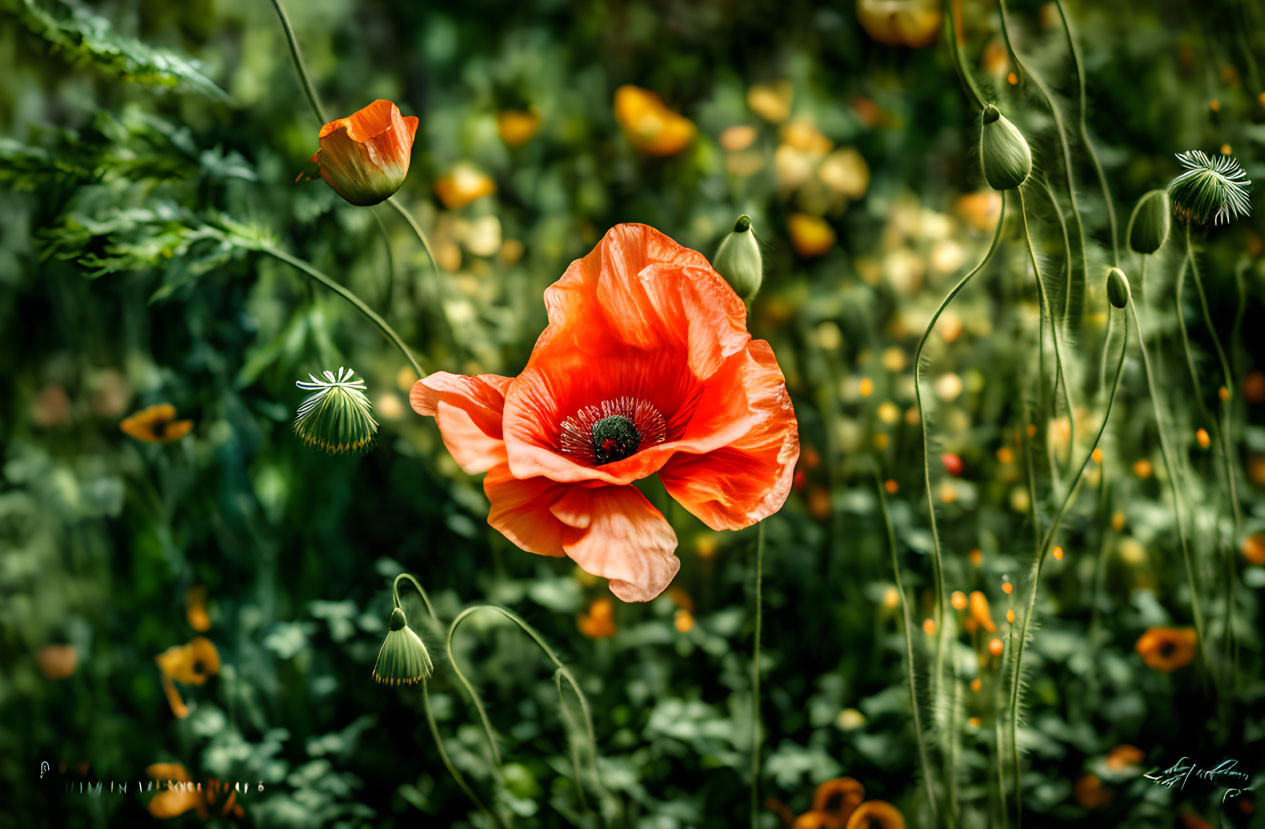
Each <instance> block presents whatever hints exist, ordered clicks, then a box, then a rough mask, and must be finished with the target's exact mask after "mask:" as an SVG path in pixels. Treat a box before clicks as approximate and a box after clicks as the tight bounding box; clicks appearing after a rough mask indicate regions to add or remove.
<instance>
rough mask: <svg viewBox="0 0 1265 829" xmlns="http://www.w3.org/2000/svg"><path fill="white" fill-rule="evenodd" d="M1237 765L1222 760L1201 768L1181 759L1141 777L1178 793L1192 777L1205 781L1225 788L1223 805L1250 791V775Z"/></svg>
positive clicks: (1236, 763) (1237, 762) (1187, 758)
mask: <svg viewBox="0 0 1265 829" xmlns="http://www.w3.org/2000/svg"><path fill="white" fill-rule="evenodd" d="M1238 765H1239V761H1238V760H1224V761H1222V762H1221V763H1220V764H1219V765H1216V766H1207V767H1203V768H1201V767H1200V766H1199V765H1198V764H1196V763H1195V762H1194V761H1193V760H1192V759H1191V758H1189V757H1182V758H1181V759H1180V760H1178V761H1177V762H1176V763H1174V764H1173V765H1171V766H1169V767H1168V768H1166V769H1164V770H1162V771H1161V770H1160V769H1155V770H1154V771H1149V772H1147V773H1146V774H1144V775H1142V776H1143V777H1145V778H1146V779H1147V780H1152V781H1154V782H1155V784H1156V785H1158V786H1163V787H1165V788H1168V789H1172V788H1176V789H1177V790H1178V791H1181V790H1182V789H1185V788H1186V783H1187V781H1189V780H1190V779H1191V778H1192V777H1193V778H1195V779H1196V780H1205V781H1207V782H1209V783H1212V784H1213V785H1216V786H1223V787H1225V792H1224V793H1222V795H1221V802H1222V803H1225V802H1226V801H1227V800H1229V799H1230V798H1233V797H1238V796H1239V795H1241V794H1243V793H1244V792H1250V791H1251V790H1252V787H1251V786H1248V785H1246V784H1247V782H1248V780H1250V779H1251V777H1250V775H1247V774H1245V773H1243V772H1241V771H1239V770H1238V769H1237V766H1238Z"/></svg>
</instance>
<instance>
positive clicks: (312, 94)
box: [272, 0, 329, 125]
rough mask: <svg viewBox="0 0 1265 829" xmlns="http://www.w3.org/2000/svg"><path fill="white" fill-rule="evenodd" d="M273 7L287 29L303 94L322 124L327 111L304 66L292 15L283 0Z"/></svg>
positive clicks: (283, 26)
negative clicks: (292, 22)
mask: <svg viewBox="0 0 1265 829" xmlns="http://www.w3.org/2000/svg"><path fill="white" fill-rule="evenodd" d="M272 7H273V8H274V9H276V10H277V17H279V18H281V28H282V29H284V30H285V34H286V43H288V44H289V46H290V57H291V58H293V59H294V68H295V69H297V70H299V78H300V79H301V80H302V81H303V94H305V95H307V102H308V104H310V105H311V107H312V114H314V115H315V116H316V120H317V121H320V122H321V124H322V125H324V124H325V122H326V121H328V120H329V119H327V118H326V117H325V112H324V110H323V109H322V107H321V99H320V98H319V97H317V94H316V88H315V87H313V86H312V79H311V78H309V77H308V75H307V69H305V68H304V66H303V54H302V53H301V52H300V51H299V41H298V39H297V38H295V36H294V28H293V27H292V26H291V25H290V17H289V16H288V15H287V14H286V12H285V9H284V8H282V6H281V0H272Z"/></svg>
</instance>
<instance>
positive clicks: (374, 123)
mask: <svg viewBox="0 0 1265 829" xmlns="http://www.w3.org/2000/svg"><path fill="white" fill-rule="evenodd" d="M416 133H417V117H416V116H413V115H410V116H408V117H401V115H400V108H399V107H397V106H396V105H395V104H393V103H391V102H390V101H383V100H377V101H374V102H373V103H371V104H369V106H367V107H365V108H364V109H362V110H360V111H359V112H355V113H353V114H351V115H348V116H347V117H346V118H338V119H336V120H334V121H330V122H329V123H328V124H326V125H325V126H323V127H321V132H320V135H319V136H317V137H318V138H319V139H320V142H321V148H320V149H319V150H317V151H316V154H315V155H313V156H312V161H313V162H315V163H316V164H318V165H319V166H320V168H321V178H323V179H325V181H326V183H327V184H329V186H330V187H333V188H334V192H335V193H337V194H338V195H340V196H342V197H343V198H344V199H346V200H347V201H348V202H350V203H352V204H355V205H359V206H361V207H365V206H368V205H371V204H377V203H378V202H381V201H385V200H386V199H387V198H388V197H389V196H390V195H391V194H392V193H394V192H395V191H396V190H399V189H400V185H401V184H403V183H404V177H405V176H407V175H408V165H409V159H410V158H411V156H412V154H413V136H414V135H415V134H416Z"/></svg>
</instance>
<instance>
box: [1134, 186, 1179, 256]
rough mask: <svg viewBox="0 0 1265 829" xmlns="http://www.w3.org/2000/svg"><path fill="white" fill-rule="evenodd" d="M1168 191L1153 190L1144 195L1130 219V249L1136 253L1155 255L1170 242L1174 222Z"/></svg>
mask: <svg viewBox="0 0 1265 829" xmlns="http://www.w3.org/2000/svg"><path fill="white" fill-rule="evenodd" d="M1171 209H1172V208H1171V206H1170V202H1169V199H1168V191H1167V190H1151V191H1150V192H1148V193H1144V194H1143V195H1142V198H1140V199H1138V203H1137V205H1136V206H1134V208H1133V215H1132V216H1130V217H1129V229H1128V233H1127V234H1126V235H1128V237H1129V247H1130V248H1132V249H1133V251H1134V253H1142V254H1150V253H1155V252H1156V251H1157V250H1159V249H1160V248H1162V247H1164V243H1165V242H1166V241H1168V232H1169V229H1170V228H1171V227H1172V224H1173V220H1172V217H1171V216H1170V215H1169V211H1170V210H1171Z"/></svg>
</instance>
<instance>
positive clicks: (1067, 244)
mask: <svg viewBox="0 0 1265 829" xmlns="http://www.w3.org/2000/svg"><path fill="white" fill-rule="evenodd" d="M1041 186H1042V187H1043V188H1044V189H1045V197H1046V198H1047V199H1049V200H1050V206H1051V207H1053V208H1054V215H1055V217H1056V218H1057V219H1058V220H1059V230H1060V231H1062V233H1063V272H1064V273H1065V274H1066V275H1067V279H1066V281H1065V282H1064V288H1063V319H1067V318H1068V316H1069V315H1070V314H1071V313H1072V239H1071V237H1070V236H1068V235H1067V220H1066V219H1064V218H1063V208H1062V207H1060V206H1059V200H1058V199H1056V198H1054V188H1053V187H1051V186H1050V180H1049V179H1047V178H1045V177H1044V176H1042V177H1041ZM1108 320H1110V317H1108ZM1104 353H1105V352H1104Z"/></svg>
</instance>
